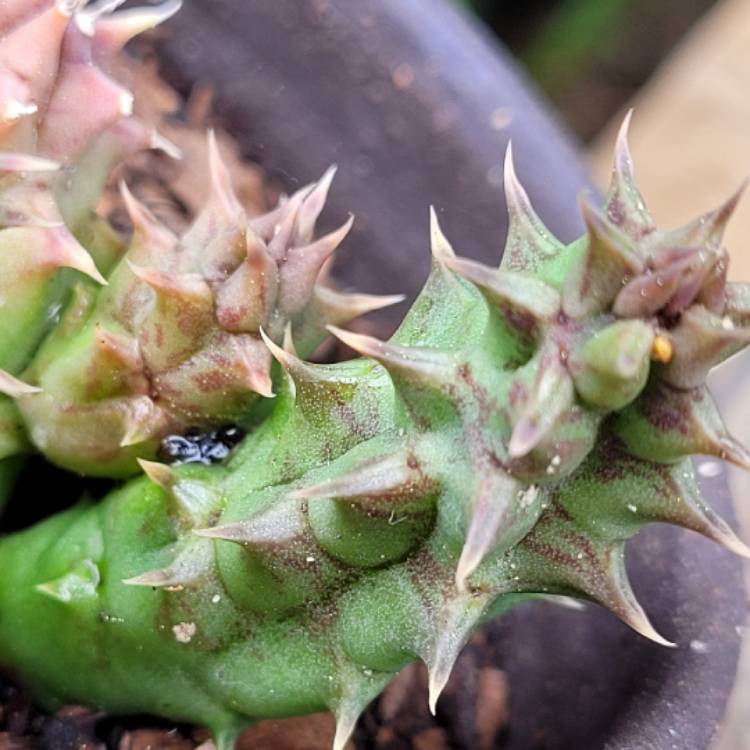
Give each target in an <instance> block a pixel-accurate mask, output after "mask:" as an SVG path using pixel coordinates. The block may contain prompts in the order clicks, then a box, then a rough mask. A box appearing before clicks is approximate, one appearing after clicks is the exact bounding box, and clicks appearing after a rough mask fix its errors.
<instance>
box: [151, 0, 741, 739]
mask: <svg viewBox="0 0 750 750" xmlns="http://www.w3.org/2000/svg"><path fill="white" fill-rule="evenodd" d="M161 53H162V57H163V61H164V68H165V73H166V75H167V77H168V78H170V79H171V81H172V82H173V83H175V84H176V85H177V86H178V87H182V88H183V89H184V90H186V91H187V90H188V89H189V88H190V87H191V85H192V84H193V83H195V82H197V81H202V82H207V83H210V84H211V85H212V86H213V87H214V88H215V90H216V108H217V111H218V112H219V114H220V115H221V116H222V117H223V118H224V121H225V123H226V124H227V126H228V128H229V130H230V131H231V132H232V133H233V134H234V136H235V137H236V138H237V139H238V141H239V142H240V143H241V144H242V146H243V147H244V149H245V152H246V153H247V155H248V156H251V157H252V158H253V159H255V160H257V161H259V162H260V163H261V164H262V165H263V166H264V167H265V168H266V169H267V170H269V171H270V172H271V173H272V174H275V175H277V176H279V177H280V178H281V180H282V182H283V183H284V184H285V186H286V187H287V188H293V187H294V186H295V185H296V184H299V183H302V182H306V181H308V180H310V179H312V178H314V177H315V176H317V175H319V174H320V173H321V172H322V171H323V169H324V168H325V167H326V166H327V165H328V164H329V163H331V162H336V163H338V164H339V165H340V167H341V170H340V174H339V177H338V178H337V182H336V185H335V189H334V191H333V196H332V199H331V203H330V207H329V209H328V212H327V216H328V217H331V220H340V219H341V217H342V216H344V215H345V214H346V212H349V211H352V212H354V213H355V214H356V215H357V219H358V220H357V224H356V227H357V229H356V233H355V234H354V236H353V238H352V239H351V240H350V241H348V243H347V244H348V245H349V247H350V248H352V249H351V250H349V251H345V252H346V258H345V263H343V264H341V267H340V270H339V274H340V276H339V278H340V280H341V282H342V283H343V284H344V285H351V286H356V287H357V288H359V289H362V290H366V291H376V292H393V291H404V292H408V293H410V294H411V295H413V294H415V293H416V292H417V291H418V289H419V287H420V285H421V284H422V282H423V281H424V279H425V277H426V274H427V268H428V257H429V256H428V241H427V236H428V235H427V207H428V205H429V204H430V203H434V204H435V205H436V206H437V207H438V208H439V209H440V210H441V211H442V212H443V213H442V216H443V224H444V228H445V230H446V233H447V234H448V236H449V237H450V238H451V239H452V241H453V243H454V245H455V247H456V248H457V250H458V251H459V252H460V253H461V254H463V255H467V256H472V257H476V258H480V259H482V260H484V261H488V262H489V261H497V260H498V258H499V253H500V248H501V246H502V238H503V233H504V224H505V216H504V207H503V205H504V204H503V198H502V190H501V187H500V184H499V182H500V180H499V177H500V175H501V169H500V164H501V162H502V156H503V151H504V149H505V145H506V142H507V140H508V138H509V137H512V138H513V142H514V152H515V155H516V161H517V167H518V172H519V175H520V177H521V179H522V181H523V182H524V184H525V185H526V187H527V189H528V191H529V193H530V195H531V197H532V200H533V202H534V203H535V205H536V207H537V209H538V211H539V213H540V214H541V216H542V217H543V219H544V220H545V221H546V222H547V223H548V225H549V226H550V228H551V229H552V230H553V231H554V232H555V233H557V234H558V235H559V236H560V237H561V238H563V239H571V238H572V237H573V236H575V234H576V233H577V232H578V231H579V219H578V212H577V208H576V198H577V194H578V192H579V191H580V190H581V189H582V188H583V187H586V186H587V177H586V173H585V169H584V167H583V166H582V162H581V160H580V158H579V155H578V153H577V151H576V148H575V146H574V145H573V144H572V142H571V140H570V139H569V138H568V137H567V136H566V134H565V133H564V132H563V131H562V130H561V128H560V126H559V124H558V123H556V122H555V121H554V118H553V117H552V116H551V114H550V113H549V112H548V111H547V109H546V108H545V106H544V104H543V102H541V100H540V99H539V97H538V95H537V94H536V93H535V92H534V91H532V90H531V87H530V86H529V84H528V82H527V81H525V80H524V78H523V76H522V75H521V74H520V73H519V71H518V70H517V69H516V68H515V67H514V65H513V62H512V61H511V60H510V58H509V56H508V54H507V53H506V52H505V51H503V50H502V49H500V48H499V47H498V46H497V44H496V43H494V41H492V40H491V39H489V38H488V36H487V34H486V33H485V32H484V31H483V29H481V28H479V27H478V26H477V25H476V23H474V22H473V21H472V20H471V19H469V18H467V17H465V16H464V15H462V14H461V13H460V12H459V11H457V10H456V9H454V8H453V7H452V6H451V5H450V4H449V3H448V2H444V1H443V0H356V2H352V0H257V1H255V2H246V1H244V0H191V2H190V3H187V4H186V7H185V8H184V9H183V11H182V12H181V14H178V16H177V17H176V18H175V19H174V20H173V22H172V24H171V34H170V36H169V38H168V39H166V40H165V41H164V43H163V45H162V50H161ZM508 120H509V124H507V127H506V121H508ZM675 137H679V133H675ZM402 313H403V309H401V310H396V311H391V312H390V313H389V314H388V315H389V316H390V317H383V318H381V320H380V323H381V325H382V326H383V327H384V328H385V327H386V326H388V325H392V324H393V323H394V322H396V321H397V320H398V318H399V316H400V315H401V314H402ZM706 489H707V495H708V497H710V498H711V502H712V505H713V507H714V508H715V509H716V510H718V511H719V512H721V513H722V514H723V515H724V516H725V517H731V515H732V512H731V507H730V501H729V498H728V495H727V493H726V490H725V484H724V482H723V481H719V480H713V481H712V483H711V485H710V486H708V487H707V488H706ZM628 567H629V570H630V572H631V575H632V579H633V581H634V586H635V588H636V591H637V593H638V595H639V596H640V598H641V600H642V602H643V603H644V605H645V607H646V609H647V610H648V611H649V612H650V614H651V616H652V618H653V620H654V623H655V625H656V627H657V628H658V629H659V630H660V631H661V632H662V633H663V634H664V635H665V636H666V637H668V638H669V639H671V640H673V641H676V642H677V643H678V644H679V648H677V649H673V650H670V649H665V648H661V647H658V646H655V645H653V644H651V643H649V642H647V641H645V640H644V639H642V638H640V637H639V636H637V635H635V634H634V633H632V632H630V631H629V630H627V629H626V628H625V627H624V626H622V625H621V624H620V623H619V622H617V621H616V620H615V619H614V617H612V616H610V615H609V614H607V613H605V612H603V611H600V610H598V609H597V608H595V607H594V606H590V607H587V608H586V609H585V611H583V612H574V611H569V610H564V609H561V608H556V607H552V606H550V605H547V604H542V603H540V604H531V605H526V606H524V607H522V608H519V609H518V610H517V611H514V612H512V613H511V614H510V615H509V616H507V617H505V618H503V619H502V620H501V621H499V622H497V623H496V624H494V625H492V626H491V627H490V628H489V631H488V639H487V644H486V645H484V646H483V647H482V649H481V650H482V653H481V659H482V661H485V662H486V661H488V660H490V661H492V662H494V663H495V664H496V665H498V666H500V667H501V668H502V669H504V670H506V672H507V674H508V678H509V685H510V724H509V729H508V731H507V732H506V733H505V735H504V737H503V739H502V741H501V743H500V744H498V747H502V748H507V749H508V750H511V749H512V750H530V749H531V748H545V749H546V750H552V749H559V750H570V749H573V748H574V749H575V750H589V749H590V750H595V749H596V750H600V749H601V748H607V750H662V749H663V750H672V748H680V750H686V749H688V748H689V749H691V750H702V749H703V748H707V747H708V745H709V744H710V740H711V738H712V737H713V736H714V734H715V731H716V728H717V725H718V723H719V722H720V721H721V718H722V715H723V712H724V708H725V705H726V701H727V698H728V695H729V692H730V689H731V687H732V684H733V681H734V676H735V670H736V666H737V658H738V653H739V645H740V637H739V634H738V631H737V629H736V628H737V626H739V625H741V624H742V623H743V622H744V621H745V615H746V600H745V592H744V587H743V585H742V578H741V569H740V563H739V561H738V560H736V559H734V558H733V557H732V556H731V555H730V554H729V553H727V552H725V551H723V550H721V549H719V548H718V547H716V546H713V545H711V544H709V543H708V542H705V541H704V540H702V539H700V538H697V537H696V536H695V535H690V534H688V533H686V532H680V531H677V530H674V529H669V528H650V529H648V530H646V531H645V532H644V533H643V534H642V535H641V537H640V538H638V539H636V540H635V541H634V542H632V543H631V546H630V548H629V558H628ZM470 655H471V652H470ZM474 657H475V658H476V654H474ZM457 678H458V679H461V667H460V666H459V669H458V675H457ZM472 689H473V688H472V686H471V685H470V684H468V683H467V685H466V686H465V691H464V692H465V699H466V700H467V701H470V700H471V699H472V692H471V691H472ZM454 719H455V717H454ZM454 723H455V721H454ZM459 724H460V721H459ZM464 734H466V733H464ZM456 737H457V739H456V742H457V743H459V746H462V747H466V748H471V747H475V745H474V744H473V740H472V738H471V737H468V736H463V737H462V736H461V729H460V727H459V728H458V729H456Z"/></svg>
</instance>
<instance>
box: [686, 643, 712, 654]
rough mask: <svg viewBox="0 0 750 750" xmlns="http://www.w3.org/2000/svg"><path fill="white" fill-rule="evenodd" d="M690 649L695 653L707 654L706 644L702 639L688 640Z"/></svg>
mask: <svg viewBox="0 0 750 750" xmlns="http://www.w3.org/2000/svg"><path fill="white" fill-rule="evenodd" d="M690 650H691V651H695V653H696V654H707V653H708V644H707V643H705V642H703V641H690Z"/></svg>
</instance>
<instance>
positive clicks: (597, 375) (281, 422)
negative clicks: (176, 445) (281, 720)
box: [0, 134, 748, 750]
mask: <svg viewBox="0 0 750 750" xmlns="http://www.w3.org/2000/svg"><path fill="white" fill-rule="evenodd" d="M506 192H507V194H508V203H509V207H510V208H509V210H510V231H509V239H508V245H507V247H506V254H505V256H504V260H503V262H502V264H501V266H500V268H498V269H492V268H488V267H485V266H482V265H481V264H478V263H475V262H473V261H467V260H464V259H460V258H458V257H456V256H455V255H454V253H453V250H452V248H451V246H450V244H449V243H448V241H447V239H446V238H445V237H444V236H443V235H442V233H441V231H440V227H439V225H438V222H437V217H436V215H435V214H434V213H433V215H432V219H431V235H432V246H433V269H432V273H431V275H430V278H429V279H428V281H427V284H426V286H425V288H424V290H423V291H422V293H421V295H420V296H419V298H418V299H417V301H416V302H415V304H414V305H413V307H412V309H411V310H410V312H409V313H408V315H407V316H406V318H405V320H404V322H403V323H402V325H401V326H400V328H399V329H398V331H397V332H396V334H395V335H394V336H393V338H392V339H391V340H390V341H387V342H384V341H379V340H377V339H374V338H371V337H368V336H363V335H360V334H354V333H350V332H347V331H343V330H340V329H338V328H335V327H331V328H330V330H331V332H332V333H333V334H334V335H336V336H337V337H338V338H340V339H341V340H342V341H343V342H344V343H346V344H348V345H349V346H350V347H352V348H353V349H355V350H356V351H357V352H358V353H359V354H361V355H362V357H361V358H357V359H353V360H351V361H347V362H342V363H339V364H335V365H316V364H312V363H309V362H305V361H304V360H302V359H300V358H299V356H298V355H297V353H296V352H295V350H294V346H293V343H292V338H293V337H290V336H287V337H286V339H285V341H284V345H283V346H281V345H279V344H278V343H276V342H274V340H273V338H272V337H270V336H268V335H266V333H265V331H263V330H261V332H260V335H261V338H262V340H263V343H264V345H265V346H266V347H267V348H268V351H269V353H270V355H271V356H272V357H273V358H274V360H275V364H274V366H273V370H272V376H273V390H274V393H275V398H274V405H273V408H272V411H271V413H270V414H269V416H268V418H267V419H266V420H265V421H263V422H262V423H260V424H259V425H258V426H257V427H256V428H255V429H254V430H253V431H252V432H251V433H250V434H249V435H248V436H247V437H246V438H245V439H244V440H243V442H242V443H241V444H240V445H239V446H238V447H237V448H236V449H235V451H234V453H233V455H232V457H231V459H230V460H229V461H228V462H227V463H225V464H224V465H216V466H207V467H196V466H173V467H170V466H167V465H164V464H158V463H153V462H151V461H143V460H142V461H141V466H142V468H143V470H144V472H145V474H146V476H144V477H141V478H138V479H133V480H130V481H128V482H127V483H125V484H124V485H122V487H121V488H120V489H118V490H116V491H114V492H112V493H111V494H110V495H109V496H108V497H106V498H105V499H103V501H102V502H100V503H97V504H90V503H88V504H87V503H83V504H81V505H79V506H77V507H75V508H73V509H72V510H70V511H68V512H66V513H64V514H62V515H59V516H57V517H54V518H51V519H49V520H47V521H45V522H43V523H42V524H40V525H38V526H37V527H35V528H32V529H30V530H28V531H25V532H21V533H19V534H14V535H11V536H9V537H7V538H5V539H4V540H2V541H0V566H1V567H2V569H3V570H4V571H6V574H5V575H4V577H3V579H2V581H0V613H2V616H0V663H3V664H6V665H8V666H10V667H13V668H14V669H15V670H17V671H18V673H19V674H21V675H23V676H24V678H25V680H26V681H27V683H28V684H29V686H30V687H31V689H32V690H33V692H34V694H35V696H36V697H37V698H38V699H39V700H40V701H41V702H43V703H44V704H45V705H48V706H50V707H57V706H60V705H63V704H65V703H67V702H71V701H74V702H79V703H80V702H84V703H87V704H90V705H93V706H96V707H98V708H101V709H103V710H106V711H110V712H115V713H137V712H144V711H145V712H152V713H157V714H160V715H163V716H167V717H170V718H172V719H174V720H184V721H192V722H196V723H200V724H203V725H205V726H207V727H209V728H210V729H211V730H212V732H213V733H214V736H215V737H216V738H217V740H218V741H220V742H221V743H223V744H225V746H227V747H228V746H230V745H231V743H232V741H233V738H234V736H235V735H236V733H237V732H238V731H239V730H240V728H241V727H243V726H245V725H246V724H248V723H250V722H252V721H253V720H256V719H260V718H266V717H282V716H291V715H297V714H303V713H308V712H313V711H318V710H322V709H329V710H331V711H333V712H334V713H335V714H336V717H337V722H338V723H337V733H336V738H335V740H334V747H335V748H336V749H337V750H340V749H341V748H343V746H344V744H345V742H346V740H347V738H348V736H349V734H350V733H351V731H352V729H353V726H354V723H355V722H356V719H357V716H358V715H359V713H360V712H361V711H362V710H363V709H364V707H365V706H366V705H367V703H368V702H369V701H370V700H372V699H373V698H374V697H375V696H376V695H377V694H378V693H379V692H380V691H381V690H382V689H383V687H384V686H385V685H386V684H387V683H388V682H389V681H390V680H391V679H392V677H393V676H394V675H395V674H396V673H397V672H398V671H399V670H400V669H401V668H402V667H403V666H404V665H406V664H407V663H409V662H410V661H412V660H415V659H421V660H423V661H424V662H426V664H427V666H428V668H429V671H430V704H431V707H432V709H433V710H434V707H435V703H436V701H437V699H438V696H439V695H440V692H441V690H442V688H443V687H444V685H445V683H446V681H447V680H448V677H449V675H450V671H451V667H452V665H453V662H454V661H455V659H456V657H457V655H458V653H459V651H460V649H461V647H462V646H463V644H464V643H465V641H466V639H467V638H468V637H469V634H470V633H471V631H472V629H473V628H474V627H476V626H477V625H478V624H480V623H481V622H483V621H485V620H487V619H489V618H491V617H494V616H497V615H499V614H501V613H502V612H503V611H505V610H506V609H507V608H509V607H511V606H513V605H514V604H516V603H517V602H519V601H524V600H526V599H528V598H533V597H536V596H539V595H545V596H549V595H565V596H575V597H579V598H583V599H586V600H590V601H594V602H597V603H599V604H601V605H603V606H605V607H607V608H609V609H610V610H612V611H613V612H614V613H615V614H616V615H617V616H619V617H620V618H621V619H622V620H624V621H625V622H626V623H628V624H629V625H630V626H631V627H633V628H634V629H635V630H637V631H638V632H640V633H641V634H643V635H645V636H646V637H649V638H651V639H653V640H655V641H657V642H659V643H662V644H664V645H670V644H669V641H667V640H666V639H664V638H663V637H662V636H661V635H659V634H658V633H657V632H656V631H655V630H654V629H653V627H652V626H651V624H650V623H649V621H648V619H647V617H646V615H645V613H644V611H643V609H642V608H641V606H640V605H639V604H638V602H637V601H636V599H635V596H634V595H633V592H632V590H631V588H630V585H629V583H628V580H627V574H626V571H625V564H624V546H625V542H626V541H627V540H628V539H629V538H631V537H632V536H633V535H634V534H636V533H637V532H638V531H639V529H641V528H642V527H643V526H644V525H645V524H647V523H650V522H654V521H662V522H669V523H673V524H677V525H680V526H683V527H685V528H688V529H691V530H694V531H697V532H699V533H702V534H704V535H705V536H708V537H709V538H711V539H713V540H715V541H717V542H718V543H720V544H723V545H724V546H725V547H727V548H728V549H730V550H733V551H735V552H737V553H739V554H742V555H747V554H748V550H747V548H746V547H745V546H744V545H743V544H742V543H741V542H740V541H739V540H738V539H737V537H736V536H735V535H734V534H733V532H732V531H731V529H730V528H729V527H728V526H727V525H726V524H725V523H724V522H723V521H722V520H721V519H719V518H718V517H717V516H716V515H715V514H714V513H713V512H712V511H711V510H710V508H708V507H707V505H706V504H705V503H704V501H703V500H702V498H701V494H700V489H699V487H698V484H697V482H696V479H695V476H694V474H693V471H692V465H691V463H690V460H689V459H688V458H687V456H689V455H690V454H691V453H695V452H702V453H707V454H713V455H717V456H721V457H722V458H729V459H730V460H734V461H736V462H738V463H742V462H743V461H744V460H745V459H744V453H743V452H742V449H741V448H740V447H739V446H738V445H737V444H736V443H735V442H733V441H732V439H731V438H730V436H729V435H728V434H727V433H726V431H725V429H724V427H723V425H722V423H721V420H720V418H719V416H718V413H717V412H716V410H715V409H714V408H713V407H712V405H711V402H710V397H709V396H708V394H707V392H705V389H703V390H701V389H700V388H696V387H695V386H693V381H694V380H695V377H696V376H695V373H696V372H702V371H703V370H704V369H706V368H707V367H710V365H711V364H714V363H715V362H716V361H718V360H720V359H721V358H723V357H724V356H727V352H731V351H734V350H735V349H736V348H737V347H738V346H739V345H740V344H741V343H744V342H745V339H746V333H745V329H744V328H743V323H744V321H745V320H746V316H747V314H748V312H747V309H746V304H745V302H743V300H745V299H746V297H747V295H745V294H744V288H743V287H739V286H738V287H732V286H729V287H727V286H726V281H725V278H724V277H723V276H722V275H721V274H722V272H721V271H718V272H717V270H716V264H717V263H718V259H719V258H721V257H722V256H721V253H720V252H719V249H718V248H719V245H718V241H717V239H716V237H717V233H716V227H713V228H711V227H710V226H709V227H707V223H708V224H710V223H711V221H710V220H708V221H707V220H706V219H705V218H704V220H703V221H702V222H698V223H696V224H691V225H689V226H688V227H685V228H682V229H681V230H674V231H673V232H669V233H664V232H659V231H658V230H656V229H655V228H654V227H653V226H652V225H651V224H650V217H649V216H648V215H647V214H646V213H645V209H644V208H643V207H642V204H641V199H640V196H639V194H638V193H637V189H636V188H635V185H634V183H633V181H632V173H631V171H630V163H629V156H628V154H627V151H626V146H625V141H624V134H623V135H621V139H620V144H619V146H618V152H617V155H616V169H615V177H614V180H613V187H612V189H611V191H610V195H609V197H608V199H607V203H606V205H605V207H604V211H599V210H597V209H594V208H593V207H589V206H585V207H584V216H585V219H586V222H587V225H588V230H587V234H586V235H585V236H584V237H583V238H582V239H580V240H578V241H576V242H574V243H572V244H571V245H568V246H562V245H561V244H560V243H558V242H557V241H556V240H554V238H552V237H551V235H549V233H548V232H547V231H546V230H545V229H544V228H543V226H542V225H541V222H540V221H539V219H538V217H536V215H535V214H534V213H533V211H532V209H531V207H530V205H529V204H528V199H527V197H526V195H525V193H524V192H523V189H522V188H521V186H520V185H519V184H518V182H517V180H516V179H515V175H514V172H513V169H512V162H510V160H509V161H508V164H507V165H506ZM715 215H717V216H718V215H723V214H722V213H721V212H718V213H717V214H715ZM644 227H647V231H645V230H644ZM675 237H682V238H683V239H684V238H685V237H689V238H692V241H694V242H698V243H699V244H696V250H695V252H694V253H683V252H676V251H675V249H674V248H675V241H674V238H675ZM644 238H645V239H644ZM679 246H680V247H681V246H682V245H679ZM675 274H676V275H677V276H678V281H677V282H675V283H672V281H671V279H672V276H673V275H675ZM716 284H720V285H723V286H722V291H721V299H719V295H718V293H717V292H716V289H715V288H714V287H715V285H716ZM665 287H666V288H665ZM641 290H644V292H645V293H644V294H641ZM615 310H619V313H616V312H615ZM711 315H713V316H720V319H721V320H723V321H724V323H723V324H722V325H719V326H718V327H714V326H713V324H712V323H711V320H712V319H710V316H711ZM691 316H698V318H699V319H700V321H701V322H700V325H702V326H703V327H704V328H703V330H704V333H703V334H702V336H703V337H704V338H703V339H702V342H703V344H705V346H704V345H701V346H689V347H688V346H684V345H682V344H681V338H680V336H681V335H682V334H681V328H680V326H682V325H683V324H684V325H693V323H692V322H691V319H692V317H691ZM707 316H709V317H707ZM721 316H723V317H721ZM706 321H708V322H706ZM293 332H294V331H293V329H292V333H293ZM657 341H658V342H659V344H658V345H657V344H656V343H655V342H657ZM664 341H667V342H672V343H670V344H669V346H667V347H666V348H665V346H666V345H665V344H664ZM709 344H710V345H709ZM672 346H673V348H670V347H672ZM665 352H666V353H665ZM652 360H657V365H654V363H653V362H652ZM685 383H689V387H687V388H686V387H685V385H684V384H685ZM659 394H661V395H659ZM644 446H648V448H647V449H644ZM647 453H648V454H649V455H646V454H647ZM50 644H57V645H58V647H56V648H52V649H51V648H50Z"/></svg>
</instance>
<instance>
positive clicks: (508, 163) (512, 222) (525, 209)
mask: <svg viewBox="0 0 750 750" xmlns="http://www.w3.org/2000/svg"><path fill="white" fill-rule="evenodd" d="M504 183H505V203H506V205H507V208H508V236H507V238H506V240H505V249H504V251H503V259H502V262H501V264H500V267H501V269H504V270H508V271H531V272H534V271H538V270H539V269H540V268H541V266H542V265H543V264H544V263H545V262H546V261H548V260H550V259H551V258H553V257H555V255H557V254H558V253H559V252H560V251H561V250H562V247H563V246H562V243H560V242H559V241H558V240H557V239H556V238H555V237H554V235H553V234H552V233H551V232H550V231H549V230H548V229H547V227H546V226H545V225H544V224H543V223H542V220H541V219H540V218H539V216H537V214H536V212H535V211H534V209H533V208H532V206H531V201H530V200H529V196H528V195H527V194H526V191H525V190H524V189H523V186H522V185H521V183H520V182H519V180H518V177H517V176H516V170H515V167H514V165H513V149H512V146H511V144H510V142H509V143H508V149H507V151H506V153H505V169H504Z"/></svg>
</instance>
